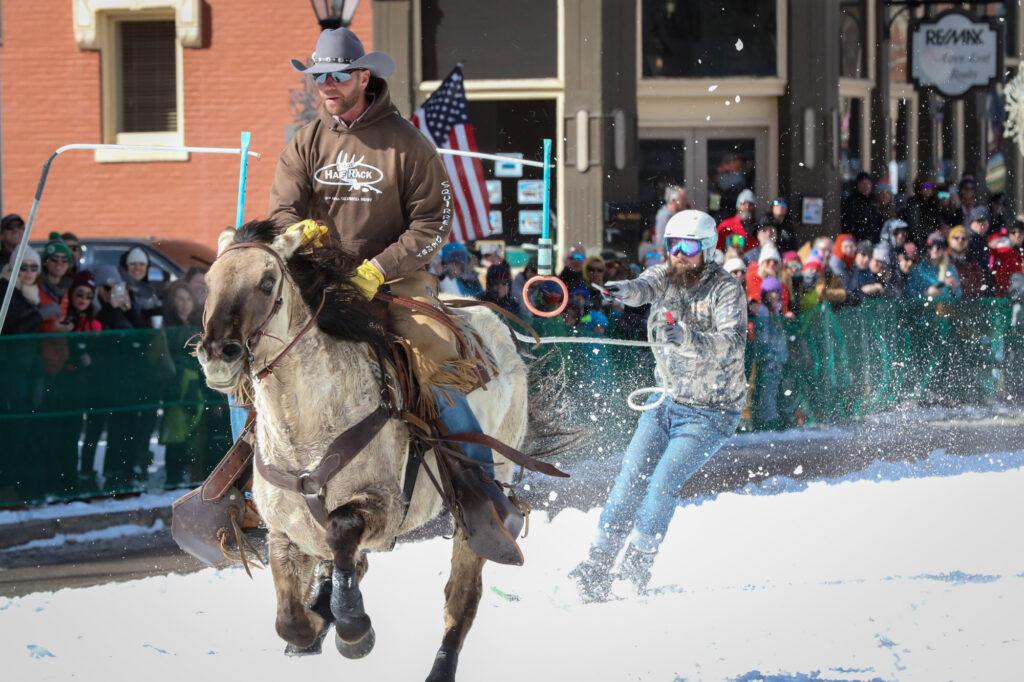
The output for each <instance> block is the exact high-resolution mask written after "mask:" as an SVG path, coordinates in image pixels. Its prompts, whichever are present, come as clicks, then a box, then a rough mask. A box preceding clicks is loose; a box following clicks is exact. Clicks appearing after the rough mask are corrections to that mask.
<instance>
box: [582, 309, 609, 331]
mask: <svg viewBox="0 0 1024 682" xmlns="http://www.w3.org/2000/svg"><path fill="white" fill-rule="evenodd" d="M594 327H604V328H605V329H608V316H607V315H605V314H604V313H602V312H601V311H600V310H591V311H590V323H589V324H588V325H587V328H588V329H590V330H591V331H593V329H594Z"/></svg>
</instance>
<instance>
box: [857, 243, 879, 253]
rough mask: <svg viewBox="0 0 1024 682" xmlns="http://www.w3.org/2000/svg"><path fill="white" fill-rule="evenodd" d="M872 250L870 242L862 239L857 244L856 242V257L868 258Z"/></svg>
mask: <svg viewBox="0 0 1024 682" xmlns="http://www.w3.org/2000/svg"><path fill="white" fill-rule="evenodd" d="M874 248H875V247H874V246H873V245H872V244H871V241H870V240H868V239H862V240H860V241H859V242H857V255H858V256H870V255H871V252H872V251H873V250H874Z"/></svg>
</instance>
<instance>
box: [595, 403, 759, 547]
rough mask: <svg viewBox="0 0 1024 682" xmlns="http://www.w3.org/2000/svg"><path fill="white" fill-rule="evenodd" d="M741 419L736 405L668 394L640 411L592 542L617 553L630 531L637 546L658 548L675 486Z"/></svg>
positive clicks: (678, 486)
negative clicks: (702, 403) (704, 404)
mask: <svg viewBox="0 0 1024 682" xmlns="http://www.w3.org/2000/svg"><path fill="white" fill-rule="evenodd" d="M739 419H740V414H739V412H736V411H731V410H727V411H723V410H719V409H712V408H699V407H689V406H686V405H680V404H679V403H676V402H675V401H673V400H671V399H669V398H666V399H665V400H664V401H663V402H662V404H661V405H659V406H658V407H656V408H654V409H652V410H648V411H646V412H644V413H643V414H642V415H641V417H640V420H639V422H638V423H637V426H636V432H635V433H634V434H633V440H631V441H630V443H629V447H628V448H627V449H626V453H625V455H624V456H623V458H622V465H621V468H620V469H619V475H618V477H617V478H616V479H615V485H614V486H613V487H612V491H611V494H609V496H608V501H607V502H606V503H605V506H604V511H603V512H602V513H601V523H600V525H599V528H598V535H597V539H596V540H595V541H594V546H595V547H596V548H598V549H600V550H602V551H605V552H609V553H618V551H619V550H620V549H621V548H622V546H623V544H624V543H625V541H626V539H627V536H629V541H630V542H631V543H632V544H633V546H635V547H636V548H637V549H638V550H640V551H641V552H657V551H658V546H659V545H660V544H661V541H662V540H663V539H664V537H665V531H667V530H668V525H669V522H671V521H672V515H673V514H674V513H675V510H676V505H677V504H678V502H679V498H678V494H679V490H680V489H681V488H682V487H683V484H684V483H686V482H687V481H688V480H689V479H690V477H692V476H693V475H694V474H695V473H697V471H698V470H699V469H700V468H701V467H702V466H703V465H704V463H705V462H707V461H708V460H709V459H711V456H712V455H714V454H715V453H716V452H718V449H719V448H721V447H722V444H723V443H724V442H725V440H726V439H727V438H729V437H730V436H732V435H733V433H735V431H736V425H737V424H738V423H739ZM630 533H632V534H631V535H630Z"/></svg>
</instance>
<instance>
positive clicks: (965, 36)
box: [924, 28, 985, 45]
mask: <svg viewBox="0 0 1024 682" xmlns="http://www.w3.org/2000/svg"><path fill="white" fill-rule="evenodd" d="M984 36H985V29H984V28H979V29H972V28H964V29H960V30H956V29H952V28H947V29H938V28H932V29H928V30H926V31H925V32H924V42H925V45H984V44H985V37H984Z"/></svg>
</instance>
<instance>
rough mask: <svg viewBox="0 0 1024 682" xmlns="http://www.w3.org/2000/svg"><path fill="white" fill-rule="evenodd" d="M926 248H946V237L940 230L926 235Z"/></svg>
mask: <svg viewBox="0 0 1024 682" xmlns="http://www.w3.org/2000/svg"><path fill="white" fill-rule="evenodd" d="M927 244H928V246H941V247H942V248H946V236H945V235H944V234H942V232H941V231H940V230H935V231H934V232H932V233H931V234H930V235H928V241H927Z"/></svg>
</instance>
